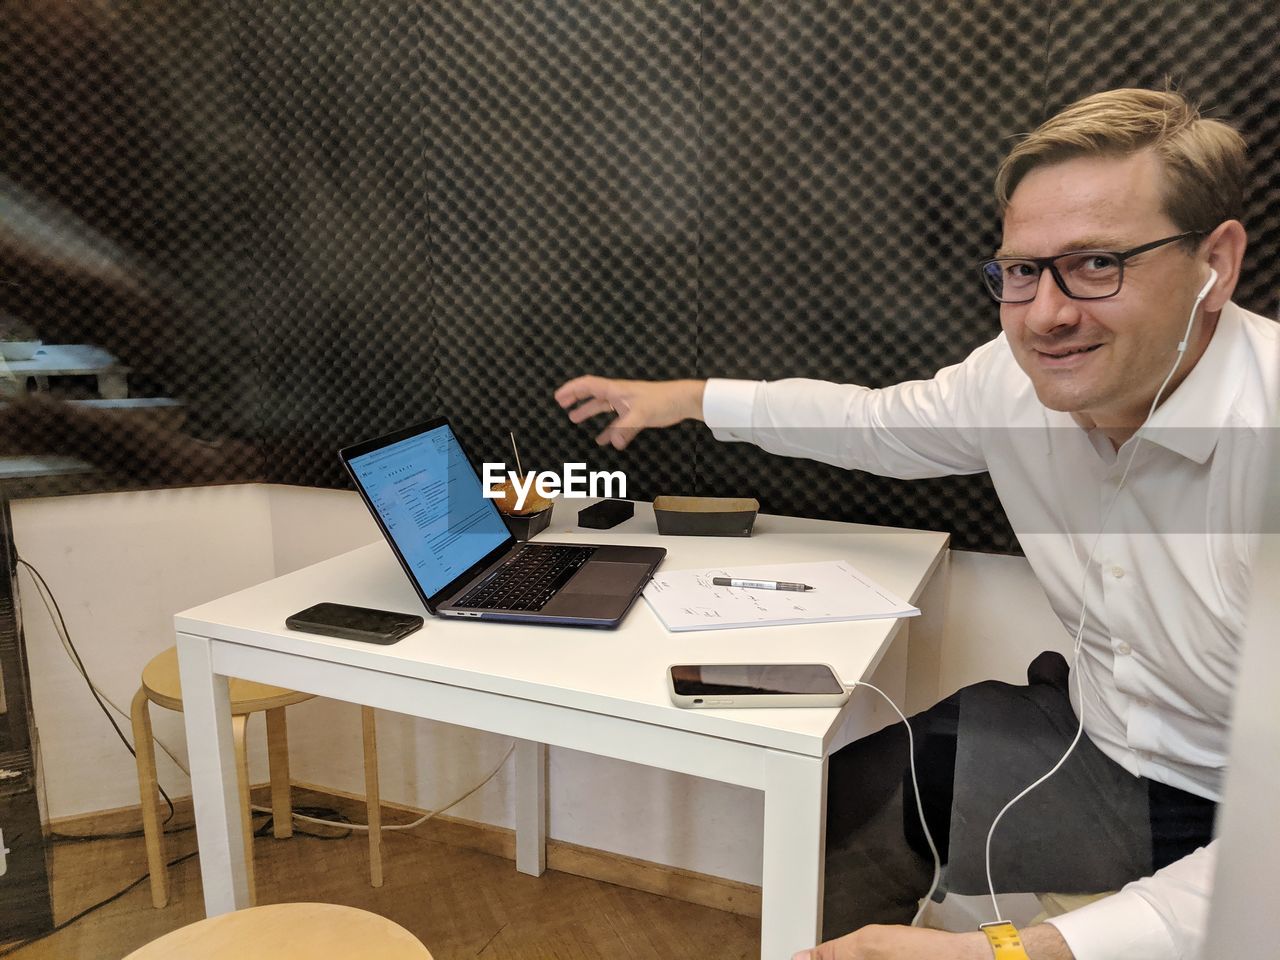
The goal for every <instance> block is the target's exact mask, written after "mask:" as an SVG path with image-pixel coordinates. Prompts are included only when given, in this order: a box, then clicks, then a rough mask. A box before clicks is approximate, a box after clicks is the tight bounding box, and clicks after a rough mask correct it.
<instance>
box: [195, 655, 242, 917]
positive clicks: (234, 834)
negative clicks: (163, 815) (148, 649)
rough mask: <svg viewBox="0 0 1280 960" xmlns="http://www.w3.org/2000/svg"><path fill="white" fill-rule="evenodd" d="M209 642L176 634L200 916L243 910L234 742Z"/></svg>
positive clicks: (224, 690) (227, 701)
mask: <svg viewBox="0 0 1280 960" xmlns="http://www.w3.org/2000/svg"><path fill="white" fill-rule="evenodd" d="M212 653H213V651H212V642H211V641H210V640H209V639H208V638H206V637H197V636H192V635H189V634H185V633H180V634H178V677H179V681H180V683H181V684H182V712H183V716H184V718H185V721H186V728H187V753H188V755H189V758H190V761H191V795H192V799H193V800H194V802H195V813H196V842H197V843H198V844H199V847H200V878H201V882H202V883H203V886H204V910H205V914H206V916H210V917H212V916H216V915H217V914H220V913H228V912H230V911H232V910H239V909H240V908H241V907H247V906H249V900H250V898H249V880H248V875H247V872H246V868H245V855H244V839H243V835H242V833H241V829H242V828H241V821H240V798H239V784H238V777H237V772H236V752H235V741H234V738H233V736H232V729H231V698H230V695H229V693H228V690H227V678H226V677H224V676H218V675H217V674H215V673H214V672H213V657H212Z"/></svg>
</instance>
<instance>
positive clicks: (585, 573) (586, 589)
mask: <svg viewBox="0 0 1280 960" xmlns="http://www.w3.org/2000/svg"><path fill="white" fill-rule="evenodd" d="M642 569H643V568H642V567H641V566H640V564H636V563H610V562H609V561H607V560H593V561H591V562H590V563H588V564H587V565H586V566H585V567H583V568H582V569H581V570H579V571H578V575H577V576H576V577H574V578H573V579H572V580H570V581H569V582H568V583H566V584H565V585H564V589H562V590H561V591H560V592H559V594H557V596H561V597H564V596H573V595H574V594H579V593H588V594H591V595H593V596H597V597H599V596H608V595H613V596H620V597H629V596H631V595H632V594H633V593H635V592H636V587H637V586H638V584H639V579H638V577H637V574H638V573H639V572H640V570H642Z"/></svg>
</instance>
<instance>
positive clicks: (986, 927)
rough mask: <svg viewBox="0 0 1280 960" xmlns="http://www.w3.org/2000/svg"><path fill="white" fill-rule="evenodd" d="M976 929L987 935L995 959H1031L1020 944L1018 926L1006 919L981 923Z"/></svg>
mask: <svg viewBox="0 0 1280 960" xmlns="http://www.w3.org/2000/svg"><path fill="white" fill-rule="evenodd" d="M978 929H979V930H981V931H982V932H983V933H985V934H986V935H987V940H988V941H989V942H990V943H991V952H992V954H993V955H994V957H995V960H1031V958H1030V957H1028V956H1027V951H1026V950H1025V949H1024V948H1023V946H1022V938H1021V937H1019V936H1018V928H1017V927H1015V926H1014V925H1013V924H1012V923H1010V922H1009V921H1008V920H997V921H994V922H992V923H983V924H980V925H979V926H978Z"/></svg>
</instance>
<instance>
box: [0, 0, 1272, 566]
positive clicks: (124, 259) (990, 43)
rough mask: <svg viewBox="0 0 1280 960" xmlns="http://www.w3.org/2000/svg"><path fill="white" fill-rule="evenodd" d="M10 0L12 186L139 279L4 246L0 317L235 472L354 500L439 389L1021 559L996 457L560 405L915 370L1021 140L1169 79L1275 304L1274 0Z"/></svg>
mask: <svg viewBox="0 0 1280 960" xmlns="http://www.w3.org/2000/svg"><path fill="white" fill-rule="evenodd" d="M3 6H4V9H5V16H4V17H0V32H2V33H3V35H2V36H0V40H2V41H3V48H2V49H3V50H4V51H5V56H6V59H7V62H8V64H9V69H8V70H5V71H3V72H0V93H2V95H3V103H4V110H3V111H2V112H0V123H3V124H4V129H3V131H2V132H3V141H2V142H0V157H3V168H2V169H3V175H4V176H5V177H6V178H7V180H6V182H7V183H10V184H12V185H14V186H13V190H11V191H10V193H13V194H14V195H17V194H18V193H20V194H21V195H22V196H28V197H29V196H34V197H36V198H39V200H40V201H41V202H42V203H43V204H44V206H43V207H42V208H41V211H40V214H41V218H42V222H43V223H44V224H46V225H52V226H51V229H50V230H46V231H45V233H46V234H49V233H51V234H52V235H53V236H55V237H63V238H65V237H73V238H76V237H78V238H80V239H82V240H83V241H84V244H85V245H87V246H88V247H89V248H91V249H95V250H99V251H100V252H101V251H106V254H103V256H106V259H107V260H109V261H111V262H113V263H117V264H121V265H123V266H122V267H121V270H120V271H117V273H116V274H113V275H111V278H110V279H113V280H114V281H116V282H115V283H114V284H113V283H111V282H108V281H107V280H104V279H102V277H99V276H92V277H90V278H88V279H86V278H84V277H83V276H80V277H75V278H70V279H69V278H68V274H67V271H66V270H65V269H63V270H61V271H58V270H52V271H51V270H50V269H49V268H48V266H47V263H46V261H47V259H48V258H47V257H46V258H45V259H43V260H42V259H41V257H40V256H37V255H34V254H31V253H30V246H31V244H30V243H27V244H26V245H25V246H24V245H23V244H22V243H17V242H9V243H7V244H0V251H3V260H0V268H2V269H4V270H5V271H6V273H12V274H15V275H20V279H21V280H22V281H23V282H22V285H21V286H20V287H18V288H13V287H7V286H6V287H2V288H0V297H2V298H3V299H0V305H2V306H3V307H4V309H6V310H7V311H8V312H10V313H15V314H22V315H24V316H27V317H30V318H33V319H38V322H39V325H40V329H41V333H42V335H44V336H45V339H46V340H53V339H64V340H81V341H85V342H94V343H100V344H103V345H107V346H109V347H110V348H111V349H112V350H113V351H114V352H116V353H117V354H118V355H119V356H120V357H121V358H122V360H124V362H126V363H128V364H129V365H130V366H131V367H132V368H133V370H134V374H133V377H134V382H135V383H136V386H137V388H138V390H139V391H140V392H147V393H152V394H165V395H172V396H178V397H181V398H182V399H184V400H185V401H186V402H187V405H188V411H189V423H188V426H187V428H186V432H188V433H191V434H195V435H197V436H199V437H203V438H226V439H225V441H224V445H223V447H222V448H219V449H221V450H222V451H223V460H224V461H225V462H224V470H223V473H222V474H220V476H227V477H232V478H241V479H249V478H255V477H261V478H265V479H269V480H272V481H276V482H285V483H299V484H316V485H323V486H336V485H341V484H343V483H344V480H343V477H342V476H341V473H340V471H339V469H338V466H337V461H336V458H335V457H334V450H335V449H336V447H338V446H340V445H341V444H343V443H345V442H349V441H351V440H353V439H355V438H358V437H363V436H367V435H370V434H372V433H376V432H380V431H383V430H386V429H390V428H392V427H395V426H398V425H400V424H403V423H406V422H410V421H412V420H413V419H416V418H418V417H421V416H426V415H429V414H432V413H436V412H446V413H449V414H450V415H452V416H453V417H455V418H456V419H457V421H458V425H459V427H460V429H461V432H462V433H463V435H464V436H465V437H466V438H467V439H468V440H470V441H471V442H472V443H473V445H474V446H475V448H476V450H477V452H478V453H479V454H480V455H481V456H482V457H483V458H485V459H499V458H504V457H505V456H506V435H507V432H508V431H515V433H516V434H517V436H518V437H519V438H520V440H521V444H522V452H523V454H524V459H525V465H526V466H527V467H530V466H531V467H550V466H558V465H559V464H560V463H562V462H564V461H569V460H583V461H587V462H588V463H589V464H590V465H591V467H592V468H594V469H625V470H626V471H627V473H628V476H629V478H630V480H631V482H632V486H631V489H630V491H629V493H630V494H631V495H632V496H640V497H649V496H654V495H657V494H661V493H722V494H754V495H757V496H759V497H760V499H761V500H762V502H763V504H764V507H765V509H767V510H772V511H776V512H782V513H803V514H809V515H815V516H826V517H835V518H841V519H857V520H866V521H873V522H881V523H890V524H900V525H904V526H927V527H933V528H937V529H947V530H951V531H953V532H954V533H955V541H954V542H955V544H956V545H957V546H961V547H965V548H970V549H985V550H997V551H1003V550H1010V549H1016V544H1014V542H1013V540H1012V538H1011V535H1010V533H1009V531H1008V528H1007V525H1006V524H1005V522H1004V518H1003V515H1002V513H1001V512H1000V509H999V505H998V503H997V502H996V501H995V498H994V495H993V493H992V491H991V489H990V485H989V483H988V482H987V480H986V478H985V477H970V478H946V479H939V480H928V481H916V482H896V481H889V480H883V479H880V478H875V477H869V476H867V475H864V474H856V473H849V472H845V471H840V470H836V469H833V468H828V467H824V466H821V465H817V464H814V463H811V462H805V461H788V460H782V459H779V458H774V457H769V456H766V455H764V454H761V453H759V452H757V451H755V450H753V449H751V448H748V447H745V446H743V445H721V444H717V443H715V442H714V441H712V440H711V439H710V437H709V435H708V434H707V433H706V432H705V431H704V430H702V429H701V428H695V427H692V426H684V427H681V428H677V429H674V430H670V431H664V432H651V433H648V434H645V435H644V436H642V437H641V438H639V440H638V441H637V442H636V443H635V445H634V446H633V447H632V448H631V449H630V450H628V451H627V452H626V453H624V454H621V455H619V454H615V453H614V452H612V451H600V450H598V449H597V448H596V447H595V446H594V444H593V443H592V437H593V436H594V433H595V431H594V430H592V429H588V428H577V427H573V426H572V425H570V424H568V422H567V421H566V420H565V419H564V418H563V415H562V414H561V413H560V411H559V410H558V409H557V408H555V407H554V405H553V404H552V402H551V400H550V393H551V391H552V390H553V389H554V387H555V386H556V385H557V384H558V383H560V382H561V381H562V380H563V379H565V378H566V377H568V376H571V375H574V374H576V373H580V372H596V373H601V374H606V375H615V376H628V377H681V376H744V377H769V378H777V377H784V376H813V377H823V378H828V379H840V380H850V381H854V382H860V383H866V384H868V385H872V386H879V385H884V384H888V383H891V382H894V381H896V380H899V379H903V378H912V377H927V376H929V375H931V374H932V373H933V372H934V371H935V370H936V369H938V368H939V367H940V366H943V365H945V364H948V363H953V362H956V361H958V360H960V359H962V358H963V357H964V356H965V355H966V354H967V353H968V352H969V351H970V350H972V349H973V348H974V347H976V346H978V345H979V344H981V343H983V342H984V341H986V340H987V339H989V338H990V337H991V336H993V335H994V334H995V333H996V331H997V329H998V323H997V313H996V309H995V307H994V306H993V305H992V304H990V303H988V302H987V301H986V300H985V298H984V295H983V294H982V292H981V290H980V287H979V285H978V282H977V279H976V273H975V271H974V269H973V266H974V264H975V263H976V261H977V260H978V259H980V258H981V257H982V256H985V255H987V254H988V253H989V252H990V250H991V249H993V248H994V246H995V245H996V244H997V243H998V241H999V222H998V213H997V210H996V208H995V204H994V201H993V200H992V199H991V195H990V194H991V187H990V184H991V178H992V174H993V172H994V169H995V166H996V164H997V162H998V160H999V158H1000V157H1001V156H1002V155H1003V153H1004V152H1005V151H1006V150H1007V148H1008V145H1009V144H1010V142H1011V138H1012V137H1013V136H1014V135H1016V134H1018V133H1020V132H1025V131H1027V130H1030V129H1031V128H1033V127H1034V126H1035V125H1036V124H1037V123H1039V122H1040V121H1041V120H1042V119H1044V118H1045V117H1047V116H1048V115H1050V114H1051V113H1052V112H1054V110H1056V109H1057V108H1059V107H1060V106H1062V105H1064V104H1065V103H1068V102H1070V101H1071V100H1073V99H1076V98H1077V97H1079V96H1082V95H1084V94H1086V93H1089V92H1092V91H1095V90H1100V89H1105V88H1108V87H1113V86H1120V85H1142V86H1159V85H1161V84H1162V83H1163V82H1164V79H1165V77H1166V76H1168V77H1171V78H1172V79H1173V80H1175V81H1176V82H1177V83H1179V84H1180V86H1182V87H1183V88H1184V89H1185V90H1186V92H1187V93H1189V94H1190V95H1192V96H1193V97H1196V98H1199V99H1200V100H1202V101H1203V102H1204V103H1205V105H1206V106H1207V107H1208V108H1210V112H1211V113H1215V114H1221V115H1224V116H1228V117H1230V118H1233V119H1234V120H1236V121H1237V122H1238V123H1239V125H1240V126H1241V128H1242V129H1243V130H1244V132H1245V134H1246V136H1247V138H1248V139H1249V140H1250V143H1251V147H1252V148H1253V155H1254V161H1255V168H1256V172H1255V179H1254V189H1253V191H1252V193H1251V195H1250V207H1249V212H1248V226H1249V228H1250V234H1251V247H1250V253H1249V256H1248V259H1247V262H1246V271H1245V280H1244V283H1243V284H1242V285H1241V288H1240V292H1239V295H1238V297H1237V299H1238V300H1239V301H1240V302H1241V303H1243V304H1244V305H1245V306H1247V307H1249V308H1251V309H1255V310H1261V311H1263V312H1267V313H1272V314H1273V313H1274V311H1275V306H1276V290H1277V287H1278V283H1277V280H1278V279H1280V257H1278V255H1280V185H1278V180H1280V163H1278V162H1277V160H1276V146H1277V142H1278V141H1280V131H1278V130H1277V126H1278V124H1280V120H1278V119H1277V118H1278V117H1280V92H1278V91H1280V83H1277V80H1280V77H1278V76H1277V74H1278V73H1280V68H1278V67H1277V64H1276V58H1275V56H1274V51H1275V48H1276V40H1277V37H1280V29H1278V28H1280V22H1278V18H1280V11H1278V10H1277V9H1276V8H1275V6H1274V4H1272V3H1268V2H1259V0H1242V2H1237V3H1231V4H1226V3H1207V2H1188V3H1178V4H1165V3H1150V4H1124V3H1119V2H1095V3H1088V4H1085V3H1078V2H1064V0H1041V2H1033V3H1013V2H1006V0H991V2H984V3H982V4H967V3H958V2H956V3H938V2H908V0H900V2H888V0H878V2H877V0H864V2H858V3H842V2H841V3H837V2H832V0H825V2H819V0H794V2H790V3H731V2H715V0H706V2H703V3H700V4H694V3H687V4H686V3H659V2H650V3H629V4H619V3H615V2H609V0H579V2H551V0H474V2H467V3H457V2H426V0H419V2H409V0H405V2H393V0H380V2H354V0H346V2H335V3H326V4H314V3H304V2H300V0H294V2H279V3H271V4H258V3H250V2H248V0H234V2H225V3H213V2H211V0H198V2H192V3H188V4H182V5H177V6H175V5H172V4H163V3H159V2H154V0H153V2H144V0H135V2H132V3H118V4H97V3H93V4H91V3H87V2H85V3H79V4H77V3H68V4H62V5H58V6H57V7H56V8H55V7H53V6H52V5H37V4H22V3H15V2H6V3H4V4H3ZM2 192H3V191H0V193H2ZM27 239H28V240H30V239H31V238H30V235H28V236H27ZM24 251H25V252H24ZM91 259H92V258H91ZM98 259H99V260H101V259H102V256H99V258H98ZM121 275H123V276H124V277H126V278H127V279H128V280H129V281H130V283H128V284H123V285H122V283H121V282H119V279H120V276H121ZM139 290H142V291H143V292H144V293H145V294H146V295H147V296H145V297H141V295H140V294H139V293H138V291H139ZM140 297H141V299H142V300H143V305H142V306H141V307H140V306H139V305H138V300H139V298H140ZM138 429H142V428H138ZM145 439H147V440H148V441H149V442H150V443H151V444H152V445H153V447H154V446H155V445H162V444H164V443H165V442H167V441H168V440H169V439H171V437H170V436H169V435H166V434H164V433H163V432H158V433H156V434H155V435H153V436H150V437H148V438H145ZM258 456H260V458H261V459H260V460H259V459H257V457H258ZM99 459H100V460H102V461H104V466H107V467H110V466H111V463H110V462H105V461H109V460H110V457H109V455H106V454H100V456H99ZM170 462H171V464H174V463H178V462H181V458H178V457H171V458H170ZM123 463H127V464H128V468H129V469H128V470H121V469H118V470H117V471H116V474H117V475H118V476H119V477H120V478H121V479H119V480H116V481H113V482H124V478H125V477H126V476H128V475H129V473H130V472H131V471H134V470H135V468H136V465H137V457H136V456H135V457H134V458H133V459H122V460H121V461H120V463H117V464H116V466H117V467H119V466H121V464H123ZM204 479H208V477H207V476H205V475H201V474H198V473H194V472H193V473H191V474H189V475H187V476H186V477H181V476H179V477H174V476H172V475H168V474H166V475H163V476H159V477H152V478H151V479H150V481H148V480H147V478H145V477H144V478H142V479H141V480H140V481H139V480H138V478H137V476H136V475H134V480H135V482H198V481H200V480H204ZM95 482H100V481H95Z"/></svg>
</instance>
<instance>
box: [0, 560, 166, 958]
mask: <svg viewBox="0 0 1280 960" xmlns="http://www.w3.org/2000/svg"><path fill="white" fill-rule="evenodd" d="M17 560H18V563H20V564H22V566H24V567H26V568H27V571H28V572H29V573H30V574H31V577H32V579H33V580H34V581H35V584H36V591H37V592H38V593H39V594H40V599H41V601H42V602H43V603H44V605H45V609H46V610H48V611H49V617H50V619H51V620H52V621H53V628H54V630H56V631H57V632H58V634H59V635H60V636H61V637H62V639H63V640H64V641H66V644H67V647H68V648H69V649H70V651H71V653H72V657H71V663H72V665H73V666H74V667H75V668H76V670H77V671H78V672H79V674H80V676H81V678H83V680H84V682H85V685H86V686H88V688H89V693H90V694H92V695H93V699H94V702H95V703H97V704H98V707H99V708H100V709H101V710H102V712H103V713H104V714H105V715H106V717H107V721H108V722H109V723H110V724H111V727H112V729H114V730H115V732H116V736H118V737H119V738H120V742H121V743H123V744H124V748H125V749H126V750H128V751H129V754H130V756H132V757H133V758H134V759H135V760H136V759H137V757H138V752H137V751H136V750H135V749H134V747H133V744H132V743H130V742H129V738H128V737H126V736H125V735H124V731H123V730H121V729H120V726H119V724H117V723H116V718H115V717H114V716H112V715H111V711H110V710H109V709H107V705H106V704H105V703H103V702H102V698H101V697H100V696H98V691H97V689H96V688H95V687H94V685H93V681H92V680H90V679H89V672H88V671H87V670H86V669H85V666H84V661H83V660H81V659H80V651H79V650H77V649H76V645H75V643H73V642H72V640H71V631H70V630H68V629H67V621H66V618H64V617H63V616H62V607H60V606H59V605H58V599H57V597H55V596H54V595H53V591H52V590H51V589H49V584H48V583H47V582H46V581H45V579H44V577H43V575H41V573H40V571H39V570H37V569H36V568H35V567H33V566H32V565H31V564H30V563H28V562H27V561H26V560H24V559H22V557H18V558H17ZM50 604H52V605H53V606H52V608H50V606H49V605H50ZM156 786H157V788H159V790H160V796H162V797H164V802H165V803H166V804H167V805H168V807H169V815H168V816H167V817H165V818H164V823H162V824H161V826H166V825H167V824H168V823H169V821H170V820H172V819H173V818H174V815H175V813H176V811H175V810H174V808H173V801H172V800H170V799H169V794H167V793H166V792H165V789H164V787H162V786H160V783H159V781H158V780H157V782H156ZM0 956H4V954H0Z"/></svg>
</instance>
